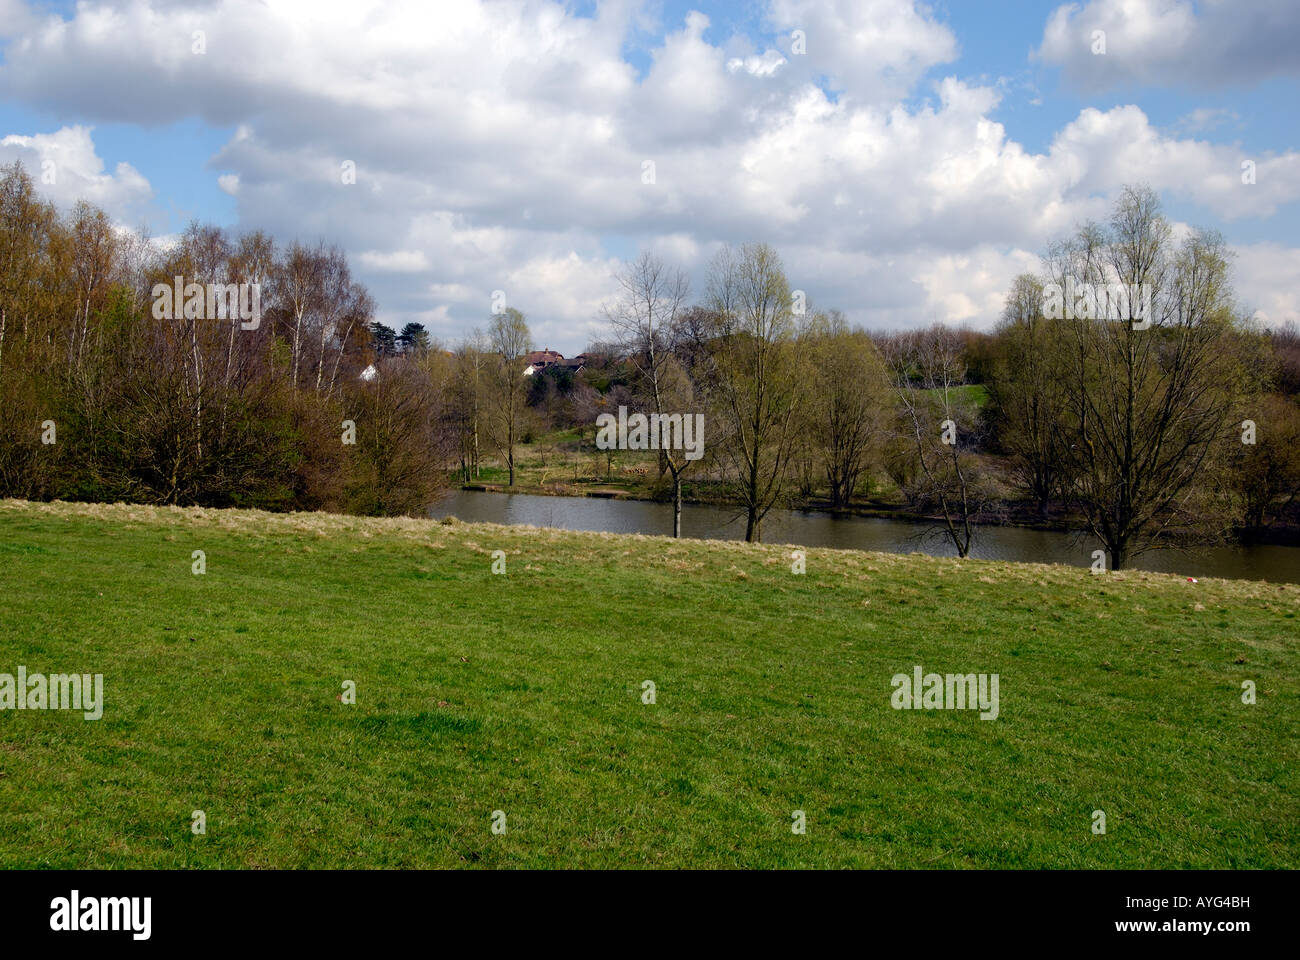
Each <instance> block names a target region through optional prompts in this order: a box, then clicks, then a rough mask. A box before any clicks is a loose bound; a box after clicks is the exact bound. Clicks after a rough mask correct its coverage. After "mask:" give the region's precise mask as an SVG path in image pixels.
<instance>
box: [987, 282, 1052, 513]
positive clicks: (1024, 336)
mask: <svg viewBox="0 0 1300 960" xmlns="http://www.w3.org/2000/svg"><path fill="white" fill-rule="evenodd" d="M997 333H998V347H997V349H998V355H997V357H996V358H995V360H994V362H993V367H994V371H993V372H994V376H993V378H992V382H991V384H990V385H989V398H990V402H991V406H992V409H993V411H994V416H995V417H996V421H997V426H998V439H999V440H1000V442H1001V445H1002V449H1004V450H1005V451H1006V452H1007V454H1009V456H1010V467H1011V473H1012V475H1013V477H1014V478H1015V480H1016V481H1017V482H1018V483H1019V485H1020V486H1021V487H1023V488H1024V489H1025V490H1026V491H1028V493H1029V495H1030V496H1031V497H1032V498H1033V499H1034V501H1035V503H1036V504H1037V505H1038V513H1039V516H1040V517H1046V516H1047V513H1048V507H1049V505H1050V504H1051V501H1052V498H1053V497H1054V496H1056V495H1057V494H1058V493H1059V492H1060V491H1061V489H1062V486H1063V484H1064V483H1065V482H1066V480H1065V478H1064V477H1063V473H1064V471H1065V459H1066V458H1065V452H1064V450H1063V449H1062V446H1061V444H1062V441H1063V437H1064V434H1063V432H1062V425H1063V424H1064V422H1065V419H1066V416H1065V413H1066V403H1067V401H1066V391H1065V379H1066V367H1065V364H1064V363H1063V360H1064V359H1065V357H1064V354H1063V351H1062V350H1061V348H1060V344H1061V343H1062V342H1063V341H1064V339H1065V338H1066V336H1067V331H1066V330H1065V329H1064V328H1063V326H1062V324H1061V323H1060V322H1059V321H1055V320H1049V319H1047V318H1046V317H1044V316H1043V282H1042V281H1041V280H1040V279H1038V278H1037V277H1034V276H1032V275H1031V274H1021V275H1020V276H1018V277H1016V279H1015V282H1014V283H1013V285H1012V288H1011V292H1010V293H1009V294H1007V299H1006V305H1005V307H1004V308H1003V311H1002V321H1001V323H1000V324H999V326H998V331H997Z"/></svg>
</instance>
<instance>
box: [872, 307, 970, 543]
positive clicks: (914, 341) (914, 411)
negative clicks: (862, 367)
mask: <svg viewBox="0 0 1300 960" xmlns="http://www.w3.org/2000/svg"><path fill="white" fill-rule="evenodd" d="M888 361H889V367H890V370H891V373H892V375H893V381H894V389H895V391H896V393H897V396H898V401H899V405H900V422H901V425H902V427H901V431H902V433H903V434H904V435H905V437H906V442H907V445H908V446H910V448H911V450H912V455H913V459H914V461H915V463H916V465H917V466H918V467H919V471H920V472H919V473H917V474H916V475H915V483H914V485H913V486H912V488H911V489H909V490H906V491H905V493H907V494H908V496H909V499H912V500H914V501H917V502H919V503H923V504H931V503H937V504H938V506H939V509H940V511H941V513H942V519H943V529H944V532H945V533H946V534H947V536H948V539H949V540H951V541H952V544H953V546H954V547H955V548H956V550H957V555H958V556H959V557H967V556H969V555H970V549H971V543H972V539H973V533H974V531H973V529H972V520H973V518H974V517H975V515H976V514H977V513H978V512H979V510H980V508H981V506H982V505H983V502H984V498H985V490H984V487H983V484H982V483H981V482H980V479H981V478H979V477H978V475H977V474H976V471H975V464H974V462H973V459H972V457H971V455H970V452H969V449H970V447H971V446H972V442H973V439H974V437H975V434H976V423H977V418H976V411H975V409H974V407H973V404H972V403H971V402H970V399H969V395H968V392H967V391H964V390H962V389H961V388H962V386H963V385H964V384H965V381H966V363H965V360H964V359H963V350H962V342H961V338H960V336H959V335H958V334H957V333H956V332H955V331H952V330H949V329H947V328H946V327H943V326H941V325H939V324H935V325H934V326H932V327H930V328H929V329H927V330H919V331H916V332H913V333H907V334H902V335H900V336H898V337H895V338H894V339H893V340H892V341H891V344H890V348H889V356H888Z"/></svg>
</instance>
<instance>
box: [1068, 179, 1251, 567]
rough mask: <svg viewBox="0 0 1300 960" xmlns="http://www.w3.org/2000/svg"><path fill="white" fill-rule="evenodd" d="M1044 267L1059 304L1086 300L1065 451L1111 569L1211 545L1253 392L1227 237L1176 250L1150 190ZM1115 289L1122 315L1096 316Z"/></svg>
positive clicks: (1079, 313)
mask: <svg viewBox="0 0 1300 960" xmlns="http://www.w3.org/2000/svg"><path fill="white" fill-rule="evenodd" d="M1048 266H1049V269H1050V271H1051V276H1050V280H1051V281H1052V282H1053V283H1055V284H1056V285H1057V286H1056V288H1054V289H1055V290H1056V292H1058V293H1059V292H1060V291H1061V290H1065V291H1067V294H1068V291H1069V290H1071V289H1074V290H1076V291H1077V290H1083V291H1085V294H1084V295H1081V296H1080V297H1079V299H1078V300H1076V302H1075V303H1074V304H1072V306H1073V307H1074V308H1075V309H1074V310H1073V311H1072V312H1073V314H1074V316H1073V318H1071V317H1070V316H1069V315H1068V313H1067V316H1066V318H1065V328H1066V331H1067V340H1066V343H1065V347H1066V348H1067V351H1068V353H1067V360H1066V361H1065V362H1066V376H1065V377H1064V379H1063V381H1062V382H1063V384H1064V389H1065V394H1066V398H1067V409H1068V420H1067V422H1066V425H1065V428H1066V431H1067V432H1068V434H1069V439H1070V443H1069V444H1068V445H1066V444H1063V448H1064V453H1065V458H1066V466H1067V469H1068V470H1069V471H1070V474H1071V478H1072V484H1071V494H1072V497H1073V499H1074V501H1075V502H1076V503H1077V504H1078V505H1079V506H1080V508H1081V509H1082V510H1083V512H1084V514H1085V516H1086V520H1087V528H1088V530H1089V531H1090V532H1091V533H1092V534H1093V535H1094V536H1096V537H1097V538H1098V539H1099V540H1100V541H1101V542H1102V545H1103V546H1104V547H1105V549H1106V552H1107V554H1108V556H1109V559H1110V568H1111V569H1112V570H1120V569H1123V568H1124V567H1125V566H1126V565H1127V564H1128V563H1129V562H1130V560H1131V559H1132V558H1133V557H1135V556H1137V555H1138V554H1140V553H1142V552H1144V551H1146V550H1150V549H1153V548H1156V547H1160V546H1164V545H1167V544H1168V543H1170V542H1171V541H1172V540H1173V539H1175V538H1176V537H1177V536H1181V537H1182V538H1183V539H1187V538H1188V537H1189V536H1190V535H1191V531H1192V530H1193V529H1194V528H1196V527H1199V532H1198V533H1197V534H1196V539H1198V540H1210V539H1218V538H1220V537H1221V536H1222V535H1223V533H1224V531H1226V529H1227V528H1228V526H1229V524H1230V517H1228V516H1227V515H1226V513H1222V512H1218V511H1217V510H1216V509H1214V508H1215V498H1216V495H1217V488H1218V486H1219V484H1218V481H1217V480H1216V474H1217V473H1218V471H1219V468H1221V466H1222V465H1223V462H1224V460H1225V457H1224V456H1223V454H1224V452H1225V450H1226V448H1225V443H1226V442H1228V441H1229V440H1230V439H1234V440H1235V439H1236V433H1235V431H1234V429H1233V428H1234V427H1235V426H1236V423H1235V422H1234V420H1236V421H1237V422H1239V420H1238V419H1237V417H1238V414H1239V408H1240V405H1241V403H1242V401H1243V399H1244V398H1245V397H1246V396H1247V395H1248V393H1249V392H1250V390H1251V385H1250V381H1251V377H1250V376H1249V375H1248V372H1247V369H1246V364H1245V363H1244V362H1243V358H1242V356H1241V352H1242V349H1243V341H1242V340H1241V338H1240V336H1239V334H1240V332H1241V328H1240V324H1239V322H1238V321H1237V319H1236V318H1235V316H1234V314H1233V298H1232V291H1231V288H1230V286H1229V283H1228V278H1227V268H1228V263H1227V251H1226V248H1225V246H1224V243H1223V240H1222V238H1221V237H1219V236H1218V235H1217V234H1213V233H1204V232H1194V233H1192V234H1191V235H1190V236H1188V237H1187V238H1186V239H1185V240H1184V241H1183V242H1182V243H1181V244H1179V245H1177V246H1175V244H1174V241H1173V239H1172V234H1171V228H1170V226H1169V224H1168V222H1167V221H1166V220H1165V219H1164V217H1163V216H1162V215H1161V213H1160V201H1159V198H1158V197H1157V196H1156V194H1155V193H1154V191H1152V190H1151V189H1150V188H1146V187H1142V188H1132V187H1126V188H1125V189H1124V191H1123V193H1122V195H1121V196H1120V198H1119V200H1118V201H1117V202H1116V204H1115V208H1114V212H1113V214H1112V216H1111V218H1110V222H1109V224H1108V225H1107V226H1106V227H1105V228H1101V227H1097V226H1095V225H1087V226H1085V227H1084V228H1082V229H1081V230H1080V231H1079V233H1078V234H1077V235H1076V236H1075V237H1074V238H1073V239H1072V240H1070V241H1068V242H1066V243H1063V244H1058V245H1056V246H1055V247H1054V248H1053V249H1052V251H1050V252H1049V257H1048ZM1112 284H1114V285H1123V286H1122V288H1121V287H1119V286H1115V287H1113V288H1111V289H1114V290H1116V291H1120V290H1123V291H1127V292H1128V294H1127V299H1128V300H1129V303H1128V304H1127V305H1126V306H1127V309H1121V310H1119V311H1117V312H1118V313H1119V314H1120V315H1119V316H1118V317H1116V316H1114V314H1113V313H1111V312H1107V314H1106V316H1104V317H1099V316H1096V313H1097V312H1099V311H1097V310H1094V309H1092V306H1093V303H1092V301H1097V300H1098V297H1097V296H1096V295H1095V291H1098V290H1100V289H1108V288H1110V287H1109V285H1112ZM1087 291H1094V294H1089V293H1087ZM1108 299H1109V295H1108ZM1148 307H1149V309H1148Z"/></svg>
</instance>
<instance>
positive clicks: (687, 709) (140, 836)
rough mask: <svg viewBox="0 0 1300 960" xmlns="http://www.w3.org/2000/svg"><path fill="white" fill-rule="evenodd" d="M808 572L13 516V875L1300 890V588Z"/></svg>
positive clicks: (301, 530) (687, 552)
mask: <svg viewBox="0 0 1300 960" xmlns="http://www.w3.org/2000/svg"><path fill="white" fill-rule="evenodd" d="M498 549H499V550H504V551H505V552H506V556H507V570H506V573H505V574H504V575H494V574H493V573H492V572H491V567H492V556H491V554H492V551H494V550H498ZM194 550H203V551H204V552H205V554H206V562H207V572H206V574H204V575H195V574H193V573H192V572H191V564H192V563H193V561H192V559H191V554H192V551H194ZM789 554H790V548H782V547H777V546H761V547H755V546H746V545H743V544H736V543H724V542H700V541H683V542H679V543H674V542H673V541H671V540H666V539H662V538H652V537H635V536H609V535H599V534H582V533H566V532H560V531H550V530H532V529H525V528H508V527H497V526H491V525H477V524H476V525H469V524H460V523H451V524H448V525H442V524H438V523H434V522H430V521H416V520H374V519H361V518H353V517H340V516H328V515H320V514H295V515H269V514H263V513H257V512H252V511H215V510H167V509H154V508H147V507H127V506H94V505H70V504H53V505H37V504H28V503H22V502H17V501H0V596H2V597H3V601H2V604H3V605H2V607H0V672H8V673H16V671H17V667H18V666H19V665H20V664H22V665H25V666H26V667H27V669H28V670H29V671H31V672H36V671H44V672H47V673H52V672H70V671H78V672H88V673H102V674H104V678H105V679H104V685H105V690H104V693H105V700H106V705H105V708H104V716H103V719H102V720H99V721H95V722H87V721H85V720H83V719H82V716H81V714H80V713H70V712H55V711H46V712H34V711H23V712H19V711H13V710H6V711H3V712H0V865H3V866H6V867H398V866H409V867H416V866H432V867H457V866H480V867H482V866H488V867H500V866H514V867H642V866H652V867H685V866H693V867H930V868H935V867H1103V868H1109V867H1292V868H1294V867H1296V866H1300V809H1298V806H1300V804H1298V801H1297V797H1298V796H1300V782H1298V781H1297V775H1296V766H1297V759H1298V757H1297V753H1298V751H1300V747H1298V746H1297V744H1298V738H1297V733H1298V731H1297V717H1298V716H1300V710H1298V704H1297V691H1296V681H1297V678H1298V677H1300V658H1298V657H1297V634H1298V633H1300V630H1298V629H1297V621H1298V615H1300V588H1298V587H1295V586H1278V585H1272V584H1264V583H1250V582H1240V581H1201V582H1200V583H1197V584H1192V583H1188V582H1186V581H1185V580H1182V579H1179V578H1175V577H1171V576H1165V575H1159V574H1149V573H1141V572H1125V573H1119V574H1108V575H1100V576H1097V575H1091V574H1089V573H1088V572H1087V571H1086V570H1083V569H1075V568H1066V567H1048V566H1035V565H1018V564H1008V563H990V562H980V561H964V562H963V561H957V560H944V559H935V558H929V557H923V556H894V555H886V554H869V553H859V552H847V551H834V550H808V551H807V573H806V574H805V575H802V576H800V575H795V574H793V573H792V572H791V560H790V556H789ZM915 664H920V665H922V666H923V667H924V668H925V669H926V670H927V671H930V670H933V671H936V672H939V673H947V672H961V673H966V672H976V673H981V672H983V673H997V674H999V677H1000V716H999V717H998V718H997V719H996V720H994V721H983V720H980V719H979V717H978V715H977V713H975V712H972V711H965V712H961V711H928V712H927V711H901V710H894V709H892V708H891V707H890V695H891V693H892V688H891V685H890V679H891V677H892V676H893V675H894V674H896V673H910V671H911V669H912V667H913V665H915ZM345 680H352V681H355V683H356V690H357V702H356V704H355V705H349V704H346V703H343V702H341V701H340V700H339V695H340V694H341V692H342V684H343V681H345ZM646 680H652V681H654V683H655V685H656V695H657V696H656V700H657V702H656V703H654V704H653V705H647V704H644V703H642V683H643V681H646ZM1243 680H1253V681H1255V683H1256V684H1257V690H1258V702H1257V703H1256V704H1254V705H1246V704H1243V703H1242V699H1241V695H1242V689H1241V683H1242V681H1243ZM194 810H203V811H204V812H205V814H206V817H207V833H206V834H205V835H203V836H196V835H194V834H193V833H192V832H191V830H190V824H191V812H192V811H194ZM495 810H501V811H504V813H505V815H506V832H505V833H504V834H494V833H493V832H492V829H491V828H492V823H493V820H492V813H493V811H495ZM795 810H803V811H805V814H806V817H807V832H806V834H803V835H797V834H794V833H792V831H791V823H792V819H791V816H792V812H793V811H795ZM1094 810H1103V811H1104V812H1105V815H1106V827H1107V832H1106V833H1105V834H1104V835H1096V834H1094V833H1093V831H1092V825H1093V816H1092V814H1093V811H1094Z"/></svg>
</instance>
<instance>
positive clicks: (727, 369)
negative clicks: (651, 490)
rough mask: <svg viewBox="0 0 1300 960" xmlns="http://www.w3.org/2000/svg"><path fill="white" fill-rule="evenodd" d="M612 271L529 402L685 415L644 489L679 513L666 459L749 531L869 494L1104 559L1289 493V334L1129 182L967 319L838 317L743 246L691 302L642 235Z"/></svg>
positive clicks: (574, 416)
mask: <svg viewBox="0 0 1300 960" xmlns="http://www.w3.org/2000/svg"><path fill="white" fill-rule="evenodd" d="M620 281H621V285H622V291H621V296H620V297H619V298H618V299H617V300H616V301H615V302H614V303H613V304H611V305H610V307H609V308H608V309H607V318H608V321H609V324H610V329H611V331H612V333H613V334H614V336H613V338H612V339H611V341H610V342H609V343H608V344H605V345H598V347H596V348H593V349H592V350H590V351H589V354H590V356H591V358H592V361H591V362H590V363H589V365H588V369H587V370H586V371H585V372H584V374H583V375H582V376H581V377H579V378H577V380H576V381H575V380H574V379H573V378H572V377H571V375H570V374H568V373H567V372H565V371H559V372H556V373H555V374H554V375H553V376H552V375H551V373H552V371H543V373H542V375H541V376H539V377H538V378H536V380H537V382H535V383H534V384H533V389H532V395H533V400H534V409H535V410H536V411H537V412H538V414H539V415H541V416H543V417H545V418H546V423H545V427H544V428H546V427H549V428H554V427H556V426H565V425H568V426H573V425H577V426H582V425H584V424H591V423H592V422H593V420H594V418H595V416H597V415H598V414H599V413H600V412H602V411H608V410H612V409H614V408H615V407H617V406H619V405H627V406H628V407H629V408H630V409H633V410H637V411H640V412H643V413H646V414H652V413H658V414H661V415H668V414H673V413H685V412H693V411H700V412H704V413H706V415H707V423H708V438H707V451H708V455H707V456H706V457H705V458H704V459H702V460H699V461H687V460H686V459H685V458H684V457H683V456H682V454H681V453H680V451H661V452H660V453H659V455H658V457H659V467H660V473H661V475H662V477H663V478H664V483H665V496H667V497H670V498H671V499H672V500H673V501H674V502H676V503H677V504H678V513H679V514H680V501H681V496H682V481H683V477H687V478H689V479H690V480H691V481H693V483H694V485H695V486H696V487H697V489H698V488H704V487H711V488H712V489H714V490H715V491H717V492H718V493H720V494H721V496H720V498H721V499H724V500H726V501H728V502H731V503H733V504H735V505H736V506H737V507H738V509H739V510H740V511H741V512H742V514H743V515H744V516H745V517H746V518H747V536H748V537H749V538H750V539H758V538H759V536H760V531H761V525H762V521H763V518H764V517H765V516H766V514H767V513H768V511H770V509H771V508H772V507H773V506H775V505H777V504H780V503H788V502H796V503H803V504H816V503H817V502H819V501H824V502H826V503H827V504H828V505H829V506H831V507H833V508H838V509H844V508H850V507H852V506H854V505H855V504H861V503H862V502H863V500H864V499H866V500H870V501H873V502H876V503H880V502H882V501H883V500H887V499H890V498H893V499H895V500H898V501H901V502H902V504H904V505H905V506H907V507H909V508H910V509H911V510H913V511H915V512H918V513H923V514H926V515H929V516H934V517H936V518H937V519H938V522H939V524H940V527H941V529H942V530H943V531H944V533H945V534H946V536H948V537H949V538H950V539H951V541H952V543H953V545H954V547H955V548H956V550H957V552H958V553H959V554H961V555H963V556H965V555H966V554H967V553H968V552H969V550H970V547H971V541H972V535H973V534H972V529H973V525H974V524H975V523H976V522H998V521H1007V520H1049V519H1050V520H1052V521H1053V522H1057V523H1061V524H1064V525H1067V526H1073V527H1075V528H1077V529H1081V530H1083V531H1086V532H1087V533H1088V534H1090V535H1091V536H1092V537H1094V538H1095V539H1096V540H1098V541H1100V543H1101V544H1102V546H1103V547H1104V553H1105V561H1106V563H1107V565H1108V566H1109V567H1110V568H1112V569H1118V568H1121V567H1123V566H1125V565H1127V564H1128V563H1129V562H1130V561H1131V559H1132V558H1133V557H1134V556H1136V555H1137V554H1140V553H1142V552H1144V551H1146V550H1149V549H1153V548H1156V547H1161V546H1169V545H1176V544H1177V545H1194V544H1209V543H1220V542H1225V541H1227V540H1230V539H1234V538H1239V539H1249V538H1253V537H1258V536H1260V535H1261V534H1262V533H1263V532H1264V531H1265V530H1267V529H1268V528H1269V527H1270V526H1273V525H1275V524H1277V523H1278V522H1279V521H1280V520H1282V519H1285V518H1286V517H1287V514H1288V511H1291V512H1292V513H1294V507H1295V505H1296V500H1297V496H1298V495H1300V445H1298V444H1297V440H1300V406H1298V405H1297V397H1296V393H1297V387H1298V386H1300V338H1297V336H1296V334H1295V332H1294V330H1283V331H1275V332H1273V333H1271V334H1270V333H1268V332H1267V331H1263V330H1260V329H1257V328H1256V327H1254V326H1253V325H1252V324H1251V322H1250V321H1249V320H1248V318H1246V317H1245V316H1244V314H1243V313H1242V311H1241V310H1240V308H1239V306H1238V303H1237V300H1236V296H1235V294H1234V291H1233V290H1232V289H1231V285H1230V283H1229V254H1228V251H1227V250H1226V248H1225V245H1224V242H1223V240H1222V238H1221V237H1219V236H1218V235H1216V234H1213V233H1209V232H1194V233H1192V234H1191V235H1190V236H1188V237H1186V238H1185V239H1182V240H1175V238H1174V237H1173V235H1172V231H1171V228H1170V225H1169V223H1168V222H1167V221H1166V220H1165V218H1164V217H1163V216H1162V214H1161V212H1160V206H1159V202H1158V198H1157V197H1156V195H1155V194H1154V193H1153V192H1152V191H1151V190H1149V189H1146V188H1134V189H1127V190H1125V191H1124V193H1123V195H1122V196H1121V198H1120V199H1119V200H1118V202H1117V204H1116V206H1115V208H1114V211H1113V215H1112V216H1111V218H1110V219H1109V221H1108V222H1106V223H1102V224H1094V223H1090V224H1086V225H1084V226H1083V227H1082V228H1081V229H1080V230H1079V231H1078V232H1077V234H1076V235H1074V236H1072V237H1068V238H1064V239H1062V240H1061V241H1059V242H1058V243H1055V244H1053V245H1052V246H1051V248H1050V249H1049V250H1047V251H1045V252H1044V257H1043V272H1042V275H1041V276H1032V275H1025V276H1022V277H1019V278H1017V280H1016V282H1015V284H1014V285H1013V288H1012V290H1011V291H1009V294H1008V297H1007V301H1006V308H1005V311H1004V314H1003V317H1002V319H1001V322H1000V324H999V325H998V327H997V329H996V330H995V331H994V332H993V333H991V334H982V333H976V332H973V331H968V330H952V329H949V328H946V327H943V326H934V327H932V328H930V329H926V330H920V331H910V332H906V333H898V334H875V335H869V334H867V333H865V332H863V331H861V330H853V329H850V328H849V326H848V325H847V324H846V323H845V321H844V318H843V317H842V315H840V314H839V313H838V312H836V311H834V310H829V311H823V310H819V309H815V308H814V307H812V306H811V305H807V304H803V303H801V302H800V299H799V297H798V296H797V295H796V294H795V293H793V292H792V291H791V289H790V284H789V282H788V281H787V278H786V276H785V274H784V271H783V269H782V267H781V263H780V260H779V258H778V257H777V255H776V253H775V252H774V251H773V250H772V249H771V248H769V247H767V246H765V245H762V244H751V245H747V246H745V247H742V248H740V249H738V250H730V249H729V250H726V251H724V252H723V253H722V255H721V256H719V258H718V259H717V261H716V262H715V263H714V264H713V265H712V268H711V270H710V273H709V279H708V281H707V289H706V290H705V291H704V292H703V296H702V297H700V298H699V300H698V302H692V298H691V296H690V291H689V289H688V287H687V283H686V279H685V277H684V275H683V274H682V273H681V272H680V271H677V270H674V269H671V268H669V267H667V266H666V265H665V264H664V263H662V262H661V261H660V260H659V259H658V258H656V257H654V256H652V255H650V254H643V255H642V256H641V257H640V258H638V259H637V260H636V261H634V262H633V263H632V264H631V265H630V266H629V267H628V268H627V269H626V270H625V271H624V273H623V274H622V276H621V277H620ZM1067 298H1068V302H1066V301H1067ZM548 381H549V382H548ZM512 482H513V479H512Z"/></svg>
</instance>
